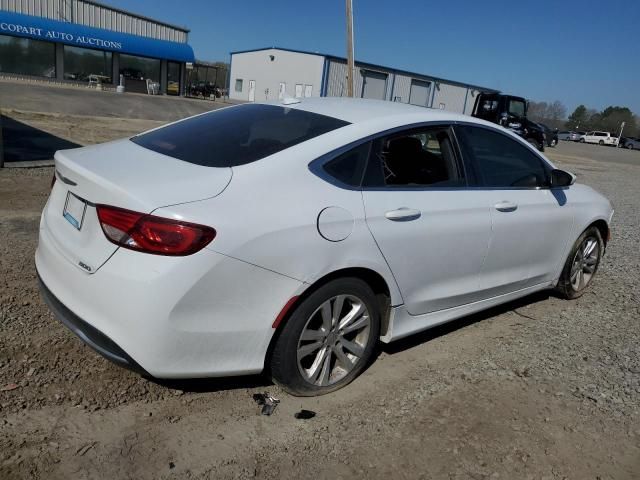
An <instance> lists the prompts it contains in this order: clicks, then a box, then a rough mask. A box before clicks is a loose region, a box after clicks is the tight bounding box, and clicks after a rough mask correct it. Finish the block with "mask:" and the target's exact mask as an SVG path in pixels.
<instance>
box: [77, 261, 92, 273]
mask: <svg viewBox="0 0 640 480" xmlns="http://www.w3.org/2000/svg"><path fill="white" fill-rule="evenodd" d="M78 265H80V266H81V267H82V268H84V269H85V270H86V271H87V272H90V271H91V267H90V266H89V265H87V264H86V263H84V262H78Z"/></svg>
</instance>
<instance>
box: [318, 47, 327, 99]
mask: <svg viewBox="0 0 640 480" xmlns="http://www.w3.org/2000/svg"><path fill="white" fill-rule="evenodd" d="M328 74H329V62H327V58H326V57H325V59H324V63H323V64H322V81H321V82H320V96H321V97H326V96H327V88H328V86H329V82H328V81H327V75H328Z"/></svg>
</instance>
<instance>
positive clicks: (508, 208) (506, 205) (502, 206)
mask: <svg viewBox="0 0 640 480" xmlns="http://www.w3.org/2000/svg"><path fill="white" fill-rule="evenodd" d="M494 208H495V209H496V210H498V211H499V212H513V211H515V210H517V209H518V205H517V204H516V203H513V202H509V201H507V200H503V201H502V202H498V203H496V204H495V205H494Z"/></svg>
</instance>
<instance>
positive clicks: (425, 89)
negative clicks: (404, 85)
mask: <svg viewBox="0 0 640 480" xmlns="http://www.w3.org/2000/svg"><path fill="white" fill-rule="evenodd" d="M430 86H431V84H430V83H429V82H423V81H422V80H411V91H410V92H409V103H410V104H411V105H420V106H421V107H426V106H427V103H428V102H429V91H430Z"/></svg>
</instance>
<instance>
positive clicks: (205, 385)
mask: <svg viewBox="0 0 640 480" xmlns="http://www.w3.org/2000/svg"><path fill="white" fill-rule="evenodd" d="M551 297H556V295H555V294H554V292H553V291H552V290H549V291H544V292H537V293H533V294H531V295H528V296H526V297H523V298H520V299H518V300H514V301H511V302H508V303H505V304H503V305H499V306H496V307H493V308H490V309H488V310H484V311H482V312H478V313H474V314H472V315H468V316H466V317H462V318H459V319H457V320H452V321H450V322H448V323H445V324H443V325H440V326H437V327H433V328H430V329H428V330H425V331H423V332H420V333H416V334H413V335H411V336H409V337H406V338H403V339H401V340H397V341H395V342H392V343H388V344H381V347H380V348H379V349H378V351H377V355H379V354H380V353H381V352H384V353H386V354H388V355H394V354H397V353H400V352H403V351H405V350H410V349H411V348H414V347H417V346H418V345H421V344H423V343H427V342H430V341H432V340H435V339H437V338H439V337H442V336H444V335H447V334H449V333H451V332H455V331H456V330H460V329H462V328H465V327H468V326H470V325H473V324H475V323H478V322H481V321H483V320H487V319H489V318H491V317H495V316H498V315H501V314H503V313H507V312H510V311H514V310H515V311H517V310H518V309H520V308H522V307H526V306H528V305H533V304H535V303H538V302H542V301H545V300H548V299H549V298H551ZM519 315H521V316H523V317H525V318H528V317H527V316H526V315H524V314H522V313H520V314H519ZM377 355H376V356H377ZM373 363H375V359H374V360H372V361H371V362H369V365H367V368H366V369H368V368H369V367H370V366H371V365H372V364H373ZM366 369H365V370H366ZM148 380H149V381H152V382H154V383H156V384H157V385H160V386H163V387H166V388H171V389H175V390H182V391H183V392H188V393H213V392H220V391H225V390H236V389H253V388H269V387H273V383H272V382H271V380H270V379H269V378H268V376H267V375H266V374H260V375H250V376H237V377H221V378H197V379H180V380H165V379H157V378H149V379H148Z"/></svg>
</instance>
